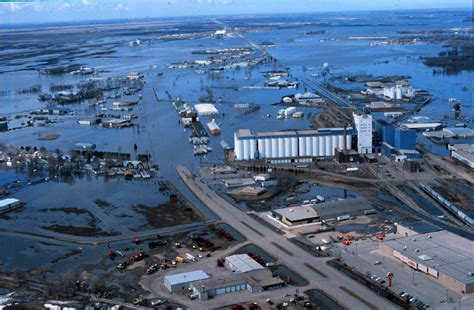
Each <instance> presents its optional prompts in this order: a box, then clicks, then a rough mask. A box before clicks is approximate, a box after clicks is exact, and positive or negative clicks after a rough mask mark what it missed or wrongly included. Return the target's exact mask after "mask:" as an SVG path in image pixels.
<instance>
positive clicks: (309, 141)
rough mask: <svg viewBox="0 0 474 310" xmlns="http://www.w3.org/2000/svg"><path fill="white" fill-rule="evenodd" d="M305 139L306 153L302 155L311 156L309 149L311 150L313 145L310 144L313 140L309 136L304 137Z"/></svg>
mask: <svg viewBox="0 0 474 310" xmlns="http://www.w3.org/2000/svg"><path fill="white" fill-rule="evenodd" d="M305 140H306V154H304V155H305V156H311V151H312V148H313V146H312V144H313V143H312V142H313V141H312V139H311V137H306V139H305Z"/></svg>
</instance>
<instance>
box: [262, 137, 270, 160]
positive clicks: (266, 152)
mask: <svg viewBox="0 0 474 310" xmlns="http://www.w3.org/2000/svg"><path fill="white" fill-rule="evenodd" d="M264 141H265V157H266V158H271V157H272V141H271V140H270V139H268V138H266V139H264Z"/></svg>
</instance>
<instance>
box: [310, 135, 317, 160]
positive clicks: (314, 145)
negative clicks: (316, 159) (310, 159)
mask: <svg viewBox="0 0 474 310" xmlns="http://www.w3.org/2000/svg"><path fill="white" fill-rule="evenodd" d="M311 144H312V146H313V148H312V150H311V152H310V155H311V156H318V149H319V137H312V138H311Z"/></svg>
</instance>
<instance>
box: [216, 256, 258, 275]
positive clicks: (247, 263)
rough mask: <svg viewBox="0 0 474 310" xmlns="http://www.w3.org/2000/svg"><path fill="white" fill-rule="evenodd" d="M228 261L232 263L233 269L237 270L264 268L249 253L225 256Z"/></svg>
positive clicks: (245, 270) (242, 271)
mask: <svg viewBox="0 0 474 310" xmlns="http://www.w3.org/2000/svg"><path fill="white" fill-rule="evenodd" d="M225 261H226V262H227V263H230V264H231V265H232V271H235V272H241V273H244V272H247V271H252V270H259V269H263V266H262V265H260V264H259V263H257V262H256V261H255V260H254V259H253V258H251V257H250V256H248V255H247V254H236V255H231V256H227V257H226V258H225Z"/></svg>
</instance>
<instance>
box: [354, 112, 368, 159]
mask: <svg viewBox="0 0 474 310" xmlns="http://www.w3.org/2000/svg"><path fill="white" fill-rule="evenodd" d="M352 117H353V118H354V126H355V129H356V131H357V152H358V153H359V154H367V153H372V152H373V146H372V131H373V130H372V115H370V114H365V113H357V112H354V113H353V114H352Z"/></svg>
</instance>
